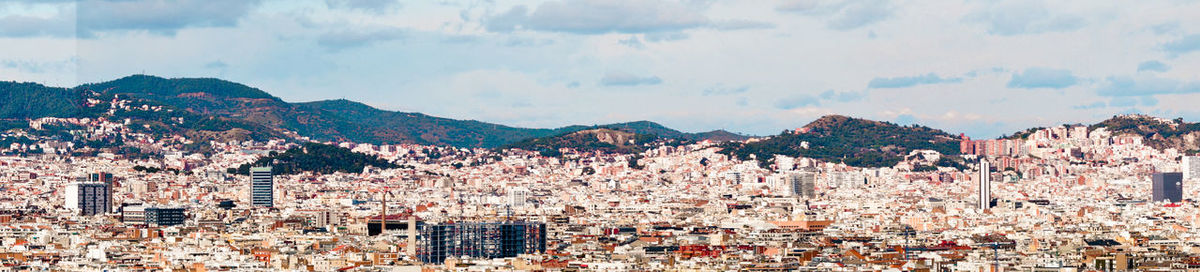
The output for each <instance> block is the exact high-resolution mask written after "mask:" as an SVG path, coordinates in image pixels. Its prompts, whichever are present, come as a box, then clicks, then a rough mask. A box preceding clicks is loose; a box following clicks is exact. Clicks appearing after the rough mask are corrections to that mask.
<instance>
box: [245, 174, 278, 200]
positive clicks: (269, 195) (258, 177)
mask: <svg viewBox="0 0 1200 272" xmlns="http://www.w3.org/2000/svg"><path fill="white" fill-rule="evenodd" d="M274 200H275V180H274V178H273V177H272V176H271V167H270V166H267V167H250V205H252V206H255V207H267V208H270V207H275V202H274Z"/></svg>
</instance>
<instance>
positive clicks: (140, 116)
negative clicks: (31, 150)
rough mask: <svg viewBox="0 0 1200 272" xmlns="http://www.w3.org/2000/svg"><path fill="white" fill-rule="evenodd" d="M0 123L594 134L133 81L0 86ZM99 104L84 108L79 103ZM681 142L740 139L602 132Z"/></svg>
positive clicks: (429, 136)
mask: <svg viewBox="0 0 1200 272" xmlns="http://www.w3.org/2000/svg"><path fill="white" fill-rule="evenodd" d="M0 98H4V100H3V101H0V120H8V121H21V120H27V119H32V118H41V117H47V116H55V117H92V118H95V117H109V118H118V119H117V120H120V119H125V118H129V119H130V120H131V121H133V123H134V124H136V125H140V126H138V128H137V129H136V130H138V132H145V133H157V134H163V135H164V136H166V135H175V134H178V135H184V136H187V137H189V138H196V139H197V140H200V141H207V140H222V141H224V140H246V139H254V140H261V139H270V138H295V137H299V136H303V137H308V138H311V139H314V140H319V141H352V142H360V143H375V144H425V145H448V146H455V147H484V148H493V147H499V146H503V145H505V144H510V143H515V142H518V141H521V140H525V139H532V138H539V137H546V136H552V135H558V134H562V133H567V132H574V131H580V130H586V129H591V128H595V127H598V126H568V127H563V128H556V129H544V128H518V127H510V126H504V125H499V124H492V123H486V122H480V121H474V120H455V119H449V118H441V117H435V116H429V115H425V114H421V113H411V112H395V111H386V110H380V109H376V108H373V107H371V106H367V105H365V104H362V103H358V102H353V101H349V100H324V101H314V102H305V103H288V102H285V101H283V100H282V99H279V98H277V97H274V96H272V95H270V94H268V93H267V92H264V91H262V90H259V89H257V88H253V87H250V86H246V85H243V84H239V83H234V82H229V81H224V80H220V79H214V78H171V79H167V78H161V77H155V76H148V75H133V76H128V77H124V78H120V79H117V80H113V81H108V82H100V83H92V84H84V85H80V86H78V87H76V88H73V89H66V88H53V87H46V86H43V85H40V84H35V83H13V82H0ZM88 98H94V99H97V100H99V101H102V102H101V104H100V105H97V106H95V107H85V106H84V103H83V102H84V101H85V99H88ZM114 98H118V99H121V100H133V101H135V104H136V105H133V106H141V105H147V106H150V107H161V108H163V109H165V110H163V111H154V112H147V111H120V110H119V111H116V112H109V106H110V105H108V104H107V102H108V101H112V100H113V99H114ZM606 127H614V128H619V129H624V130H628V131H632V132H635V133H643V134H653V135H658V136H661V137H668V138H681V139H717V140H729V139H745V138H746V136H742V135H737V134H732V133H727V132H723V131H713V132H706V133H684V132H680V131H677V130H673V129H670V128H666V127H664V126H662V125H659V124H657V123H653V122H648V121H639V122H630V123H620V124H612V125H606Z"/></svg>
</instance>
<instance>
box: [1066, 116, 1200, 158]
mask: <svg viewBox="0 0 1200 272" xmlns="http://www.w3.org/2000/svg"><path fill="white" fill-rule="evenodd" d="M1100 128H1104V129H1106V130H1108V131H1109V132H1112V134H1113V135H1137V136H1142V138H1143V139H1144V140H1145V141H1144V143H1145V144H1146V145H1148V146H1150V147H1154V148H1156V149H1160V150H1162V149H1167V148H1175V149H1176V150H1179V151H1184V152H1188V153H1192V154H1194V153H1196V152H1197V151H1200V123H1189V122H1185V121H1183V119H1182V118H1177V119H1173V120H1170V119H1164V118H1157V117H1153V116H1149V115H1141V114H1131V115H1118V116H1113V117H1112V118H1110V119H1108V120H1104V121H1101V122H1100V123H1096V124H1094V125H1091V126H1089V127H1088V130H1091V131H1094V130H1096V129H1100Z"/></svg>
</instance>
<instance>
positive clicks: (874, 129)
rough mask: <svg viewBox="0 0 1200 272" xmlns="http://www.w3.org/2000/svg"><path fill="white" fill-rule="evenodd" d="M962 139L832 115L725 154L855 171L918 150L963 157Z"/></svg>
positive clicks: (728, 148)
mask: <svg viewBox="0 0 1200 272" xmlns="http://www.w3.org/2000/svg"><path fill="white" fill-rule="evenodd" d="M958 141H959V140H958V138H957V137H955V136H954V135H950V134H949V133H946V132H943V131H941V130H936V129H932V128H928V127H923V126H899V125H896V124H892V123H888V122H879V121H871V120H865V119H858V118H851V117H846V116H840V115H829V116H824V117H821V118H819V119H817V120H815V121H813V122H812V123H809V124H808V125H806V126H804V127H803V128H801V129H800V130H799V131H794V132H793V131H787V132H784V133H782V134H780V135H777V136H772V137H770V138H767V139H764V140H760V141H754V142H749V143H740V142H730V143H726V144H724V145H722V150H721V153H723V154H726V155H730V156H734V157H737V158H739V159H743V160H746V159H750V158H756V159H757V160H758V161H759V162H760V163H761V164H764V165H766V164H769V163H770V162H772V161H773V160H774V157H775V155H784V156H790V157H808V158H815V159H820V160H823V161H829V162H842V163H845V164H847V165H850V166H856V167H884V166H894V165H896V163H897V162H899V161H901V160H903V157H904V155H907V154H908V153H909V152H910V151H912V150H917V149H930V150H937V151H938V152H941V153H942V154H958V151H959V150H958ZM805 145H807V146H808V147H807V148H805V147H804V146H805Z"/></svg>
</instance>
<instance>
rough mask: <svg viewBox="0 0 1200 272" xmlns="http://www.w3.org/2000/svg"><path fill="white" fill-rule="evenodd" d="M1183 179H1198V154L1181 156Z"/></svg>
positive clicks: (1199, 175)
mask: <svg viewBox="0 0 1200 272" xmlns="http://www.w3.org/2000/svg"><path fill="white" fill-rule="evenodd" d="M1182 168H1183V169H1180V170H1181V171H1183V180H1187V181H1191V180H1198V179H1200V156H1184V157H1183V167H1182Z"/></svg>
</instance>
